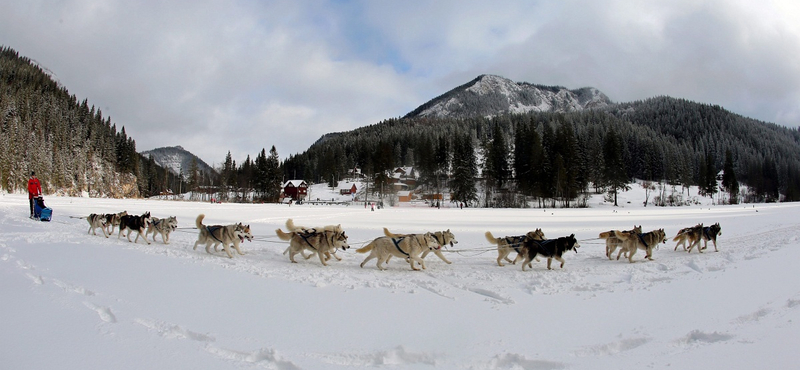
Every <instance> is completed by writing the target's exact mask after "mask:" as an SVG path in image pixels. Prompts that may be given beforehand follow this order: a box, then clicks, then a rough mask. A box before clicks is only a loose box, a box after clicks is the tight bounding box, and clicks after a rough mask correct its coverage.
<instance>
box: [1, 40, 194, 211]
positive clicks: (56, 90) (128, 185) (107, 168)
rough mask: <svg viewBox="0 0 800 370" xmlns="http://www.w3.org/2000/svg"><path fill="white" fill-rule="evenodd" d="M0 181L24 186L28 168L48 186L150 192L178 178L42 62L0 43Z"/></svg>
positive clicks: (12, 187) (96, 192) (102, 192)
mask: <svg viewBox="0 0 800 370" xmlns="http://www.w3.org/2000/svg"><path fill="white" fill-rule="evenodd" d="M0 148H2V150H0V188H2V189H5V190H7V191H18V190H23V189H25V188H26V187H27V179H28V177H29V175H30V172H31V171H35V172H36V174H37V176H38V177H39V178H40V179H41V181H42V186H43V187H44V188H45V189H44V190H45V192H47V193H54V192H60V193H64V194H70V195H77V194H80V193H82V192H88V194H89V195H90V196H111V197H137V196H149V195H153V194H158V193H161V192H164V191H166V190H167V189H170V188H177V186H176V185H179V183H180V179H179V178H177V177H176V176H173V175H172V174H170V173H169V172H168V171H166V170H164V169H163V168H161V167H159V166H157V165H155V164H154V163H152V162H150V161H148V160H147V159H145V158H143V157H142V156H141V155H139V154H138V153H137V152H136V142H135V141H134V140H133V138H130V137H128V135H127V134H126V132H125V128H124V127H123V128H121V129H120V130H119V131H118V130H117V127H116V125H115V124H114V123H113V122H112V121H111V118H110V117H104V116H103V114H102V112H101V111H100V109H96V108H95V107H94V106H90V105H89V103H88V101H87V100H86V99H84V100H83V101H82V102H79V101H78V99H77V98H76V97H75V95H70V94H69V92H68V91H67V89H66V88H64V87H63V86H60V85H59V84H58V83H57V82H56V81H54V80H53V78H52V77H51V76H50V74H48V73H47V72H46V71H45V70H43V69H42V68H41V67H40V66H38V65H37V64H36V63H35V62H33V61H32V60H30V59H28V58H25V57H21V56H19V54H18V53H17V52H16V51H14V50H13V49H11V48H8V47H0Z"/></svg>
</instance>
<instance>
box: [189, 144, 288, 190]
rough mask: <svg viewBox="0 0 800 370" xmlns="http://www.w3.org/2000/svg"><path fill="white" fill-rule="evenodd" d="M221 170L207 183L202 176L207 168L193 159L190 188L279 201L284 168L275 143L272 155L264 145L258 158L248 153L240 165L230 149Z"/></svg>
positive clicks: (190, 170) (271, 150)
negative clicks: (198, 166) (252, 158)
mask: <svg viewBox="0 0 800 370" xmlns="http://www.w3.org/2000/svg"><path fill="white" fill-rule="evenodd" d="M219 172H220V175H219V177H218V178H217V177H215V178H214V179H212V183H211V184H209V185H204V184H203V182H202V179H201V176H202V174H203V172H202V171H200V170H199V169H198V168H197V162H196V161H193V162H192V165H191V167H190V169H189V173H188V176H189V179H188V180H189V181H188V185H189V188H188V189H190V190H192V191H193V192H196V193H206V194H213V196H214V197H215V199H216V200H219V201H233V202H277V201H278V200H279V198H280V194H281V190H282V189H281V184H282V183H283V172H282V171H281V163H280V158H279V157H278V151H277V150H276V149H275V146H274V145H273V146H272V148H271V149H270V151H269V155H268V154H267V152H266V150H265V149H261V152H260V153H258V155H256V159H255V161H254V160H251V159H250V155H248V156H247V158H246V159H245V160H244V162H242V163H240V164H239V165H238V166H237V165H236V161H235V160H233V158H232V157H231V152H228V154H227V155H226V156H225V161H224V162H223V164H222V168H220V171H219Z"/></svg>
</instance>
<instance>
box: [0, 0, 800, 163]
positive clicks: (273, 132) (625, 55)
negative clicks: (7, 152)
mask: <svg viewBox="0 0 800 370" xmlns="http://www.w3.org/2000/svg"><path fill="white" fill-rule="evenodd" d="M797 19H800V5H798V4H797V3H796V2H791V1H766V2H758V3H754V2H749V1H723V0H707V1H689V0H681V1H655V2H652V1H648V2H629V1H622V0H614V1H591V2H584V1H563V2H542V3H532V2H528V1H508V2H501V3H496V2H495V3H489V2H477V1H474V2H473V1H467V2H464V1H439V2H414V1H411V2H403V3H386V2H372V1H364V2H345V3H336V2H330V3H329V2H314V3H305V2H296V1H268V2H248V1H237V2H227V1H226V2H222V1H186V2H173V1H170V2H160V1H141V2H139V1H136V2H129V1H89V0H84V1H81V0H73V1H63V2H56V3H53V2H48V1H37V0H29V1H24V2H16V1H10V0H0V40H3V41H2V42H3V43H4V44H5V45H7V46H10V47H12V48H14V49H16V50H17V51H19V52H20V54H22V55H24V56H27V57H30V58H32V59H35V60H37V61H39V62H40V63H41V64H42V65H44V66H45V67H47V68H49V69H51V70H52V71H53V72H54V73H55V74H56V76H57V77H58V78H59V79H60V81H61V82H62V83H63V84H64V85H65V86H66V87H67V88H68V89H69V90H70V92H71V93H73V94H76V95H77V96H78V97H79V100H82V99H83V98H87V99H88V100H89V102H90V103H92V104H94V105H96V106H97V107H99V108H100V109H102V111H103V113H104V114H106V115H110V116H111V118H112V120H113V121H114V122H115V123H116V124H117V126H118V127H121V126H125V127H126V131H127V132H128V134H129V135H130V136H131V137H133V138H134V139H136V141H137V147H138V148H139V149H140V150H141V149H150V148H153V147H157V146H167V145H182V146H184V147H185V148H187V149H188V150H190V151H192V152H195V154H198V155H200V156H201V157H202V158H203V159H204V160H206V161H208V162H219V161H222V160H223V159H224V155H225V153H226V152H227V151H228V150H230V151H231V153H232V154H233V155H234V157H235V158H236V159H237V161H241V160H243V159H244V157H245V155H247V154H250V155H251V156H254V155H255V154H257V153H258V152H259V151H260V150H261V148H267V149H268V148H269V147H271V146H272V145H275V146H276V147H277V149H278V151H279V153H280V154H281V156H282V157H285V156H288V155H289V154H294V153H297V152H301V151H303V150H305V149H306V148H307V147H308V146H309V145H310V144H311V143H313V142H314V141H316V140H317V139H318V138H319V137H320V136H321V135H323V134H325V133H328V132H333V131H343V130H350V129H353V128H356V127H361V126H364V125H369V124H373V123H376V122H378V121H380V120H382V119H386V118H391V117H396V116H401V115H404V114H405V113H407V112H408V111H410V110H412V109H413V108H415V107H416V106H418V105H420V104H422V103H424V102H425V101H427V100H428V99H431V98H433V97H435V96H437V95H439V94H441V93H443V92H445V91H446V90H449V89H451V88H453V87H455V86H457V85H460V84H463V83H465V82H467V81H469V80H470V79H472V78H474V77H475V76H477V75H478V74H482V73H492V74H499V75H503V76H506V77H509V78H512V79H514V80H517V81H527V82H532V83H541V84H549V85H563V86H567V87H570V88H577V87H582V86H594V87H597V88H599V89H600V90H602V91H603V92H605V93H606V94H608V95H609V96H610V97H611V98H612V99H614V100H616V101H628V100H634V99H643V98H647V97H651V96H655V95H672V96H676V97H683V98H688V99H692V100H696V101H701V102H706V103H713V104H720V105H722V106H724V107H726V108H728V109H730V110H732V111H735V112H738V113H741V114H744V115H747V116H752V117H754V118H758V119H762V120H766V121H771V122H776V123H779V124H784V125H792V126H796V125H798V124H800V107H798V106H797V101H798V98H800V41H799V40H800V24H798V22H797V21H796V20H797Z"/></svg>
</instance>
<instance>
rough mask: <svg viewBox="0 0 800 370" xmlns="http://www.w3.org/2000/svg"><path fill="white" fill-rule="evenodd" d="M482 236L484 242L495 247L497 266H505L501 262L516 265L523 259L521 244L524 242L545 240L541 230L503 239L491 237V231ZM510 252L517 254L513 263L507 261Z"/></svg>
mask: <svg viewBox="0 0 800 370" xmlns="http://www.w3.org/2000/svg"><path fill="white" fill-rule="evenodd" d="M484 235H485V236H486V240H488V241H489V243H492V244H495V245H497V265H498V266H505V265H503V262H502V261H503V260H506V262H510V263H511V264H516V263H517V261H519V260H520V259H522V258H523V257H524V256H523V253H522V244H523V243H524V242H525V241H526V240H544V238H545V236H544V233H543V232H542V229H536V230H534V231H529V232H528V233H527V234H525V235H517V236H506V237H503V238H495V237H494V235H492V232H491V231H487V232H486V234H484ZM511 252H517V257H515V258H514V260H513V261H512V260H510V259H508V255H509V254H510V253H511ZM537 261H538V260H537Z"/></svg>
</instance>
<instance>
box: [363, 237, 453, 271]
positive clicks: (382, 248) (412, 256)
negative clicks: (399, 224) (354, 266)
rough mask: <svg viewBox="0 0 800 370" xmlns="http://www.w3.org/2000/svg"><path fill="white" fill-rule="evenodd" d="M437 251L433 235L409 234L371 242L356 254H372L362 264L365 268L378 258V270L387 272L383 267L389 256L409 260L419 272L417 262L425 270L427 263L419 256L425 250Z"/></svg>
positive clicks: (380, 238)
mask: <svg viewBox="0 0 800 370" xmlns="http://www.w3.org/2000/svg"><path fill="white" fill-rule="evenodd" d="M436 249H439V243H438V242H437V241H436V239H435V238H434V237H433V234H431V233H425V234H408V235H406V236H403V237H399V238H390V237H388V236H381V237H379V238H376V239H375V240H373V241H371V242H370V243H369V244H367V245H366V246H364V247H363V248H359V249H357V250H356V252H358V253H367V252H371V253H370V254H369V256H367V258H366V259H364V262H361V267H364V264H365V263H367V261H369V260H371V259H373V258H377V259H378V262H377V265H378V269H380V270H385V269H384V268H383V266H381V265H382V264H383V263H384V262H386V261H387V260H388V259H389V256H395V257H398V258H407V260H408V263H409V264H410V265H411V269H412V270H419V269H418V268H417V267H416V266H414V262H415V261H416V262H417V263H419V264H420V266H422V268H423V269H424V268H425V261H424V260H423V259H422V258H420V257H419V255H420V254H421V253H422V252H423V251H425V250H436Z"/></svg>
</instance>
